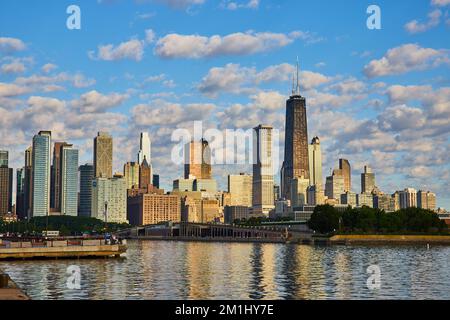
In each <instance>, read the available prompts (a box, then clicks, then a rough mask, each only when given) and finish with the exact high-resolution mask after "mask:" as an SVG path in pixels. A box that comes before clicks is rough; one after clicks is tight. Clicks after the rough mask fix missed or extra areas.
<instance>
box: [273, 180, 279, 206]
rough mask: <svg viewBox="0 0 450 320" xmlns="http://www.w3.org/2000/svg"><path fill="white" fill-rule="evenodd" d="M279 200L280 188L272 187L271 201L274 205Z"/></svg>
mask: <svg viewBox="0 0 450 320" xmlns="http://www.w3.org/2000/svg"><path fill="white" fill-rule="evenodd" d="M280 198H281V188H280V186H278V185H276V184H275V185H274V186H273V201H274V203H275V202H276V201H277V200H279V199H280Z"/></svg>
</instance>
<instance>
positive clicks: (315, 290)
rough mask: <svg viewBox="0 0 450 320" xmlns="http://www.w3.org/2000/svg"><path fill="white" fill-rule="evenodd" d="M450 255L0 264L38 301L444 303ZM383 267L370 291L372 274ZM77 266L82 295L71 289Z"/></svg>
mask: <svg viewBox="0 0 450 320" xmlns="http://www.w3.org/2000/svg"><path fill="white" fill-rule="evenodd" d="M449 260H450V248H448V247H435V248H430V249H429V250H428V249H427V248H425V247H410V246H404V247H402V246H392V247H389V246H383V247H345V246H338V247H313V246H299V245H282V244H250V243H201V242H164V241H146V242H145V241H142V242H141V241H130V242H129V250H128V252H127V257H126V258H125V259H111V260H109V259H105V260H47V261H14V262H0V268H1V269H3V270H5V271H6V272H7V273H9V274H10V275H11V277H12V278H13V279H14V280H15V281H16V282H17V283H18V284H19V285H20V286H21V287H22V288H24V289H25V290H26V291H27V293H28V294H29V295H30V296H31V297H32V298H33V299H241V300H242V299H447V298H448V297H449V294H450V270H449V268H448V264H449ZM372 264H375V265H378V266H379V267H380V268H381V288H380V289H379V290H370V289H369V288H367V285H366V281H367V278H368V277H369V274H367V271H366V270H367V267H368V266H370V265H372ZM70 265H78V266H79V267H80V270H81V290H70V289H68V288H67V286H66V281H67V278H68V276H69V275H68V274H67V273H66V270H67V267H69V266H70Z"/></svg>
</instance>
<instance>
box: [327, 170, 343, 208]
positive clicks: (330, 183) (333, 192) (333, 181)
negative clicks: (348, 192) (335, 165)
mask: <svg viewBox="0 0 450 320" xmlns="http://www.w3.org/2000/svg"><path fill="white" fill-rule="evenodd" d="M344 189H345V182H344V177H343V176H342V175H340V174H338V173H337V172H336V170H335V172H333V174H332V175H331V176H329V177H327V178H326V183H325V196H327V197H328V199H336V200H338V201H340V200H341V194H343V193H345V191H344Z"/></svg>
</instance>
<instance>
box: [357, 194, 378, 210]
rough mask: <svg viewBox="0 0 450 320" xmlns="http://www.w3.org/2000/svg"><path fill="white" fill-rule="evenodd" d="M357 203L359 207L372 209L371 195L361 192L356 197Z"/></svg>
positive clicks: (372, 197)
mask: <svg viewBox="0 0 450 320" xmlns="http://www.w3.org/2000/svg"><path fill="white" fill-rule="evenodd" d="M357 196H358V197H357V201H358V206H359V207H364V206H365V207H369V208H373V199H374V196H373V194H372V193H369V192H363V193H360V194H358V195H357Z"/></svg>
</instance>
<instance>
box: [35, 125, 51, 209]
mask: <svg viewBox="0 0 450 320" xmlns="http://www.w3.org/2000/svg"><path fill="white" fill-rule="evenodd" d="M51 135H52V134H51V132H50V131H40V132H39V134H37V135H35V136H34V137H33V149H32V153H33V156H32V158H33V160H32V161H33V168H32V172H33V178H32V179H33V181H32V184H33V188H32V189H33V191H32V192H33V195H32V204H31V205H32V210H31V216H32V217H42V216H47V215H48V214H49V212H50V176H51V173H50V167H51V162H50V159H51V138H52V136H51Z"/></svg>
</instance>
